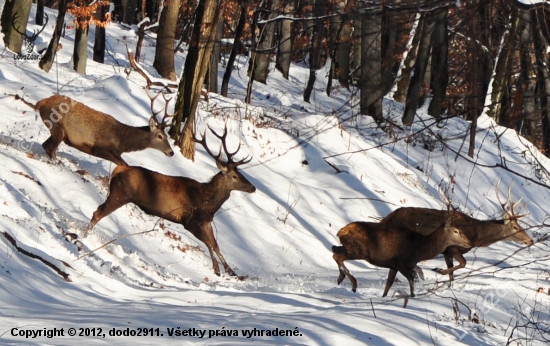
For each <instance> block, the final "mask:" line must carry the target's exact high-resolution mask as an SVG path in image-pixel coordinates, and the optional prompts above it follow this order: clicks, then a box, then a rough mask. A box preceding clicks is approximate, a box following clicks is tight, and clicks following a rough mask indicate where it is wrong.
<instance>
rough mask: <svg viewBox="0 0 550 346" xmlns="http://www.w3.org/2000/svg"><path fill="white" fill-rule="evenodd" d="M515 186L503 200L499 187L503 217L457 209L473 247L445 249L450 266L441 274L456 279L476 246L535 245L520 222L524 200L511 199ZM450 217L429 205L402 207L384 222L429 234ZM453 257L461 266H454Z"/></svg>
mask: <svg viewBox="0 0 550 346" xmlns="http://www.w3.org/2000/svg"><path fill="white" fill-rule="evenodd" d="M511 189H512V185H510V187H509V188H508V201H507V202H504V203H502V201H501V200H500V197H499V193H498V184H497V185H496V187H495V190H496V196H497V199H498V202H499V204H500V205H501V207H502V210H503V219H502V220H483V221H482V220H477V219H474V218H472V217H470V216H468V215H466V214H464V213H461V212H459V211H454V212H453V225H454V226H455V227H458V228H460V230H461V231H462V232H463V233H464V235H466V237H467V238H468V239H469V240H470V243H471V246H469V247H466V248H464V247H457V246H450V247H448V248H446V249H445V251H443V256H444V258H445V263H446V264H447V269H445V270H442V269H436V270H435V271H436V272H438V273H439V274H443V275H445V274H449V279H450V281H453V280H454V274H453V272H454V271H455V270H457V269H460V268H464V267H465V266H466V259H465V258H464V256H463V254H465V253H467V252H468V251H470V250H471V249H472V248H474V247H480V246H483V247H486V246H489V245H491V244H493V243H496V242H497V241H500V240H507V241H513V242H516V243H520V244H524V245H526V246H531V245H533V240H532V239H531V238H530V237H529V235H528V234H527V233H526V232H525V230H524V229H523V228H521V226H520V225H519V224H518V219H520V218H521V217H523V216H524V215H518V214H516V213H515V212H514V208H515V207H516V205H517V204H518V203H519V202H520V201H521V199H520V200H519V201H517V202H515V203H514V202H513V201H512V199H511V195H510V193H511ZM508 202H510V211H509V212H508V210H506V204H507V203H508ZM447 217H448V211H446V210H437V209H427V208H414V207H409V208H399V209H397V210H395V211H393V212H391V213H390V214H388V216H386V217H385V218H384V219H383V220H382V221H380V223H381V224H383V225H385V226H387V227H399V228H407V229H410V230H412V231H415V232H418V233H420V234H423V235H429V234H430V233H432V232H433V231H434V230H435V229H437V228H438V227H439V226H441V225H442V224H443V223H444V222H445V220H446V218H447ZM453 258H454V259H456V260H457V261H458V265H457V266H454V267H453Z"/></svg>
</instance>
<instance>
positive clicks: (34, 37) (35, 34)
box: [32, 13, 49, 39]
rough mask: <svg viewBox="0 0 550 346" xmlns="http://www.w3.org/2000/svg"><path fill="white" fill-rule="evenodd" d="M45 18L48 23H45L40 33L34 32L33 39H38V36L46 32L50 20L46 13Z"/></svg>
mask: <svg viewBox="0 0 550 346" xmlns="http://www.w3.org/2000/svg"><path fill="white" fill-rule="evenodd" d="M44 16H45V17H46V23H44V25H43V26H42V29H40V30H39V31H38V32H36V30H35V31H34V34H33V35H32V37H33V39H36V38H37V37H38V35H40V33H41V32H42V31H44V29H45V28H46V25H48V20H49V18H48V15H47V14H46V13H44Z"/></svg>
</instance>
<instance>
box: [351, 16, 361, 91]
mask: <svg viewBox="0 0 550 346" xmlns="http://www.w3.org/2000/svg"><path fill="white" fill-rule="evenodd" d="M361 22H362V21H361V16H359V15H358V14H357V13H356V14H355V16H354V18H353V34H352V41H353V60H352V61H351V64H350V66H351V70H352V71H351V76H350V77H351V80H352V84H356V85H357V87H361V71H359V70H358V69H359V67H360V66H361V41H362V40H361V32H362V31H361Z"/></svg>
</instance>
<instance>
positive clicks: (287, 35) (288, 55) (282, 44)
mask: <svg viewBox="0 0 550 346" xmlns="http://www.w3.org/2000/svg"><path fill="white" fill-rule="evenodd" d="M294 1H295V0H288V3H287V4H286V6H285V13H284V15H292V14H293V13H294ZM292 27H293V21H292V20H282V21H281V23H280V29H279V31H280V39H279V45H278V46H279V49H278V50H277V58H276V62H275V68H276V69H277V70H279V71H280V72H281V74H282V75H283V77H284V78H285V79H288V72H289V70H290V62H291V61H292V45H293V43H294V35H292Z"/></svg>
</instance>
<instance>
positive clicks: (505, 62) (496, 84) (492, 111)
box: [487, 6, 520, 124]
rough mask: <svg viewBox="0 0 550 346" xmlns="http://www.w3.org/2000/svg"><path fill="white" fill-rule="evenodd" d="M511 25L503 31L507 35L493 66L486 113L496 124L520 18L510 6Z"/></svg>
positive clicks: (499, 119) (498, 121)
mask: <svg viewBox="0 0 550 346" xmlns="http://www.w3.org/2000/svg"><path fill="white" fill-rule="evenodd" d="M511 21H512V23H511V27H510V30H509V31H507V32H505V33H504V35H507V37H505V38H503V43H502V48H501V49H500V54H499V56H498V61H497V65H496V67H495V76H494V78H493V84H492V93H491V105H490V106H489V111H488V112H487V114H488V115H489V116H490V117H493V118H494V119H495V121H496V123H497V124H501V123H502V115H503V114H502V110H503V100H504V95H505V94H506V91H507V88H508V80H509V78H510V75H509V70H510V64H511V60H512V54H511V52H512V50H513V49H514V46H515V42H516V37H517V32H518V28H519V25H520V18H519V13H518V9H517V8H515V7H514V6H512V13H511Z"/></svg>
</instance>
